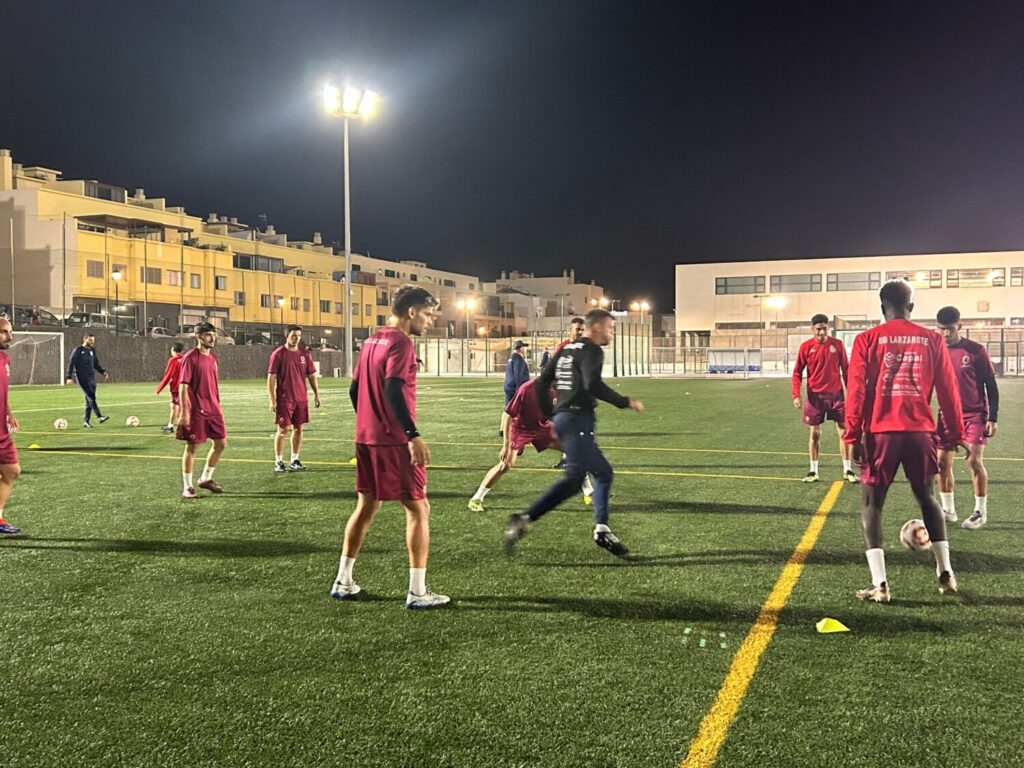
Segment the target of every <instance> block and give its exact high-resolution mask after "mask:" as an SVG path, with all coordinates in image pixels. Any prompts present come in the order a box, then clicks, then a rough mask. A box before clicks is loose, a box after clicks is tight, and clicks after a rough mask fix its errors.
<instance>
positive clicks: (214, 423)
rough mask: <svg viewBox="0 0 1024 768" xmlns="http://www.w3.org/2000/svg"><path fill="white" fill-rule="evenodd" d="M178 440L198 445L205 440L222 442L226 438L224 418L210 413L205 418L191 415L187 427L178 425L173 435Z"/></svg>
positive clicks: (226, 430) (226, 431)
mask: <svg viewBox="0 0 1024 768" xmlns="http://www.w3.org/2000/svg"><path fill="white" fill-rule="evenodd" d="M174 436H175V437H176V438H178V439H179V440H184V441H185V442H188V443H192V444H193V445H198V444H200V443H205V442H206V441H207V440H224V439H225V438H227V436H228V429H227V427H226V426H224V416H223V415H222V414H219V413H212V414H209V415H207V416H201V415H198V414H195V413H193V414H191V418H190V419H189V425H188V427H187V428H186V427H183V426H182V425H181V424H179V425H178V431H177V432H176V433H175V435H174Z"/></svg>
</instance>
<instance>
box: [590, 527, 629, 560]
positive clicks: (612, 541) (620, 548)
mask: <svg viewBox="0 0 1024 768" xmlns="http://www.w3.org/2000/svg"><path fill="white" fill-rule="evenodd" d="M594 543H595V544H597V546H599V547H600V548H601V549H607V550H608V551H609V552H611V553H612V554H613V555H615V556H616V557H626V555H628V554H629V550H628V549H626V545H625V544H623V543H622V542H621V541H619V540H618V538H616V536H615V534H614V533H612V532H611V531H599V532H595V533H594Z"/></svg>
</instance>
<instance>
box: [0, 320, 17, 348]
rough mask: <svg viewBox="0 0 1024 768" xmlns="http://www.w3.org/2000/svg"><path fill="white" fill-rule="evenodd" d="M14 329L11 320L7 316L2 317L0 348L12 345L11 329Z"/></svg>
mask: <svg viewBox="0 0 1024 768" xmlns="http://www.w3.org/2000/svg"><path fill="white" fill-rule="evenodd" d="M13 330H14V326H12V325H11V321H10V320H8V319H7V318H6V317H0V349H7V348H8V347H9V346H11V338H12V336H11V331H13Z"/></svg>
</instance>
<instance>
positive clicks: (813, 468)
mask: <svg viewBox="0 0 1024 768" xmlns="http://www.w3.org/2000/svg"><path fill="white" fill-rule="evenodd" d="M811 472H813V473H814V474H818V462H817V460H815V461H812V462H811Z"/></svg>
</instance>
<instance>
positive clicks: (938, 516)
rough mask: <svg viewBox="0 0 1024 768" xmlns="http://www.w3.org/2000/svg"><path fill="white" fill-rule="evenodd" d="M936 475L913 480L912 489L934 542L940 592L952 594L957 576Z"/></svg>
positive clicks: (955, 587)
mask: <svg viewBox="0 0 1024 768" xmlns="http://www.w3.org/2000/svg"><path fill="white" fill-rule="evenodd" d="M934 488H935V482H934V477H933V478H932V479H930V480H929V481H928V482H925V483H918V482H913V481H912V482H911V483H910V489H911V490H912V491H913V493H914V499H916V500H917V505H918V506H919V507H920V508H921V519H922V520H924V527H925V528H927V529H928V538H929V539H931V542H932V554H933V555H935V575H936V576H938V577H939V593H940V594H947V593H949V594H952V593H955V592H956V591H957V584H956V577H955V576H954V575H953V566H952V565H951V564H950V561H949V541H948V540H947V538H946V520H945V518H944V517H943V515H942V508H941V507H940V506H939V503H938V502H937V501H935V491H934Z"/></svg>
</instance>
